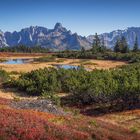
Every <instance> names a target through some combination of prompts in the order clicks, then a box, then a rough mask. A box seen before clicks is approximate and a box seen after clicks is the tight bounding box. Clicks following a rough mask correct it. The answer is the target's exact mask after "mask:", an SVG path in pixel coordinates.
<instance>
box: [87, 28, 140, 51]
mask: <svg viewBox="0 0 140 140" xmlns="http://www.w3.org/2000/svg"><path fill="white" fill-rule="evenodd" d="M122 36H124V37H125V38H126V40H127V43H128V45H129V48H130V49H131V48H132V47H133V46H134V42H135V39H136V37H137V38H138V44H139V47H140V27H130V28H127V29H125V30H115V31H112V32H110V33H103V34H100V35H99V37H100V39H101V41H102V42H104V44H105V46H107V47H108V48H113V47H114V45H115V43H116V40H117V39H118V38H121V37H122ZM87 39H88V41H89V42H90V43H92V42H93V39H94V35H89V36H88V37H87Z"/></svg>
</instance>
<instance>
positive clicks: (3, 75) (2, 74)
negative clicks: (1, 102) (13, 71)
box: [0, 69, 9, 84]
mask: <svg viewBox="0 0 140 140" xmlns="http://www.w3.org/2000/svg"><path fill="white" fill-rule="evenodd" d="M8 80H9V74H8V73H7V72H6V71H4V70H2V69H0V84H2V83H3V82H7V81H8Z"/></svg>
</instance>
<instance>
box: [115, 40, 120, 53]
mask: <svg viewBox="0 0 140 140" xmlns="http://www.w3.org/2000/svg"><path fill="white" fill-rule="evenodd" d="M120 51H121V50H120V40H119V39H117V41H116V44H115V46H114V52H120Z"/></svg>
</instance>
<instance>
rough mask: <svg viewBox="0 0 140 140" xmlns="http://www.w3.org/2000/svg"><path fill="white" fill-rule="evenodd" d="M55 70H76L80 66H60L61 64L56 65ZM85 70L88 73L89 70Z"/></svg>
mask: <svg viewBox="0 0 140 140" xmlns="http://www.w3.org/2000/svg"><path fill="white" fill-rule="evenodd" d="M54 66H55V67H56V68H58V69H60V68H63V69H66V70H67V69H76V70H78V69H79V68H80V66H74V65H61V64H58V65H54ZM84 69H85V70H87V71H89V70H90V69H88V68H84Z"/></svg>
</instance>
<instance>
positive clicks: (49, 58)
mask: <svg viewBox="0 0 140 140" xmlns="http://www.w3.org/2000/svg"><path fill="white" fill-rule="evenodd" d="M55 60H56V57H55V56H51V55H50V56H45V57H40V58H35V59H34V61H35V62H54V61H55Z"/></svg>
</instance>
